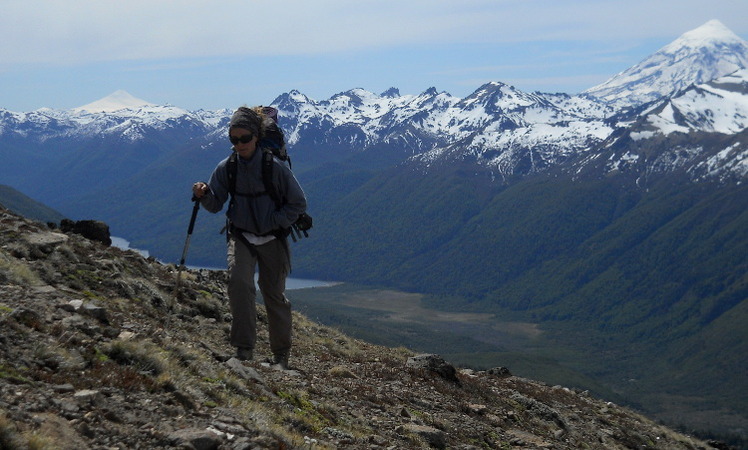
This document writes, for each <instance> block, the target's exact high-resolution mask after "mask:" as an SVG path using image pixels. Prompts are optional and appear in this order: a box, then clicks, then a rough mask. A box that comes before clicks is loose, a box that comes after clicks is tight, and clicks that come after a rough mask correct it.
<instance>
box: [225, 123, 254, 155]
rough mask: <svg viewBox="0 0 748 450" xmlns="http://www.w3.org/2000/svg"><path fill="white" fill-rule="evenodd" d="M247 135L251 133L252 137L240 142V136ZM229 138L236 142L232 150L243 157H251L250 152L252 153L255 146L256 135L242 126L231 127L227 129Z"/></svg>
mask: <svg viewBox="0 0 748 450" xmlns="http://www.w3.org/2000/svg"><path fill="white" fill-rule="evenodd" d="M248 135H252V139H250V140H249V141H248V142H242V139H241V138H242V137H244V136H248ZM229 139H231V141H232V142H236V144H234V150H235V151H236V154H237V155H239V156H241V157H242V158H244V159H249V158H251V157H252V154H254V152H255V148H256V147H257V136H254V133H252V132H251V131H249V130H247V129H244V128H232V129H231V130H230V131H229Z"/></svg>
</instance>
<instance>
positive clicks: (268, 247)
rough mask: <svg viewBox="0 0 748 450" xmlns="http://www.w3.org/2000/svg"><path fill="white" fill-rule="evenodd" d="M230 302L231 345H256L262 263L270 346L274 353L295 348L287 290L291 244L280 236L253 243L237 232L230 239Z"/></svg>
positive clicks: (262, 285)
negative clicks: (238, 236) (258, 287)
mask: <svg viewBox="0 0 748 450" xmlns="http://www.w3.org/2000/svg"><path fill="white" fill-rule="evenodd" d="M227 245H228V252H227V255H228V258H227V259H228V273H229V284H228V294H229V306H230V308H231V315H232V321H231V338H230V342H231V345H233V346H234V347H245V348H254V347H255V343H256V341H257V304H256V298H257V291H256V289H255V280H254V273H255V267H259V279H258V281H257V284H258V285H259V286H260V292H261V293H262V299H263V301H264V303H265V310H266V311H267V316H268V330H269V337H270V350H271V351H272V352H273V354H274V355H278V354H286V355H287V354H288V353H289V352H290V350H291V302H289V301H288V299H287V298H286V296H285V295H284V292H285V290H286V277H287V276H288V273H289V271H290V269H291V264H290V257H289V254H288V251H289V250H288V249H287V244H286V243H285V242H283V241H282V240H279V239H273V240H272V241H270V242H268V243H266V244H263V245H259V246H252V250H254V251H251V250H250V249H249V247H247V245H246V244H245V243H244V242H241V241H238V240H237V239H236V238H235V237H234V236H230V237H229V240H228V244H227Z"/></svg>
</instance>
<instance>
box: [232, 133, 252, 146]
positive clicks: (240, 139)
mask: <svg viewBox="0 0 748 450" xmlns="http://www.w3.org/2000/svg"><path fill="white" fill-rule="evenodd" d="M254 137H255V136H254V134H252V133H250V134H245V135H244V136H238V137H237V136H229V141H231V144H232V145H236V144H238V143H240V142H241V143H242V144H247V143H249V141H251V140H252V138H254Z"/></svg>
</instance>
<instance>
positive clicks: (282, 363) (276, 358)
mask: <svg viewBox="0 0 748 450" xmlns="http://www.w3.org/2000/svg"><path fill="white" fill-rule="evenodd" d="M270 367H271V368H272V369H275V370H288V353H278V354H276V355H273V362H272V364H271V365H270Z"/></svg>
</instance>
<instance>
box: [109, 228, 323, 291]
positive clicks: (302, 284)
mask: <svg viewBox="0 0 748 450" xmlns="http://www.w3.org/2000/svg"><path fill="white" fill-rule="evenodd" d="M111 238H112V246H113V247H117V248H120V249H122V250H134V251H136V252H138V253H140V254H141V255H142V256H143V257H145V258H147V257H148V256H149V253H148V250H141V249H137V248H131V247H130V241H128V240H127V239H123V238H121V237H116V236H112V237H111ZM187 268H189V269H208V270H226V268H225V267H196V266H189V265H188V266H187ZM255 281H257V274H255ZM334 284H337V283H335V282H332V281H320V280H307V279H303V278H290V277H289V278H287V279H286V290H289V291H290V290H293V289H305V288H313V287H324V286H332V285H334Z"/></svg>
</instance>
